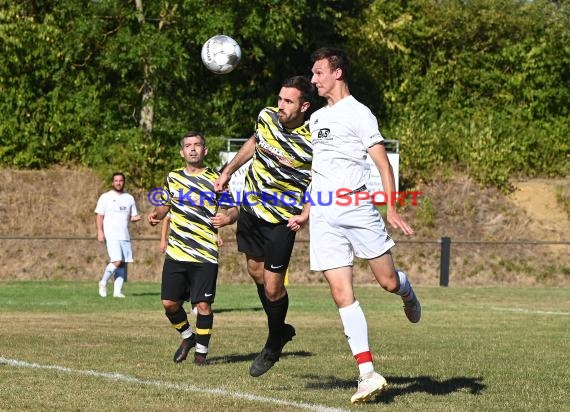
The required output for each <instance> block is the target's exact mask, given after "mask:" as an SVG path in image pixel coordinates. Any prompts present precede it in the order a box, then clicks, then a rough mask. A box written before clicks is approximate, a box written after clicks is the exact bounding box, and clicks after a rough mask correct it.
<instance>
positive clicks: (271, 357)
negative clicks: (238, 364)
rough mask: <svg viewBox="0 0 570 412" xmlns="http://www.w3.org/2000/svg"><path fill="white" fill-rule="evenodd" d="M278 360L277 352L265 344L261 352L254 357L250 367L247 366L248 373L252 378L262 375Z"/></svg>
mask: <svg viewBox="0 0 570 412" xmlns="http://www.w3.org/2000/svg"><path fill="white" fill-rule="evenodd" d="M278 361H279V353H277V352H274V351H272V350H271V349H269V348H268V347H267V346H266V347H264V348H263V349H262V350H261V353H260V354H259V355H257V356H256V357H255V359H254V360H253V363H252V364H251V367H250V368H249V374H250V375H251V376H253V377H254V378H257V377H258V376H261V375H263V374H264V373H265V372H267V371H268V370H269V369H271V368H272V367H273V365H275V363H276V362H278Z"/></svg>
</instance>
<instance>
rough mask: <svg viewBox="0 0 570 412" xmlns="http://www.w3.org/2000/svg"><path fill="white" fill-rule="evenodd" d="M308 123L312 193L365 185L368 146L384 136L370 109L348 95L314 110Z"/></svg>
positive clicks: (314, 194)
mask: <svg viewBox="0 0 570 412" xmlns="http://www.w3.org/2000/svg"><path fill="white" fill-rule="evenodd" d="M309 125H310V126H309V127H310V129H311V141H312V143H313V165H312V186H311V197H312V198H316V197H314V196H317V193H319V192H321V193H322V192H324V193H331V192H332V193H335V191H336V190H338V189H348V190H349V191H352V190H354V189H357V188H359V187H361V186H362V185H365V184H366V182H367V181H368V179H369V176H370V166H369V164H368V162H367V161H366V155H367V149H368V148H369V147H371V146H373V145H375V144H377V143H379V142H382V141H383V140H384V138H383V137H382V135H381V134H380V131H379V130H378V122H377V120H376V117H375V116H374V115H373V114H372V112H371V111H370V109H369V108H368V107H366V106H365V105H363V104H362V103H360V102H359V101H358V100H356V99H355V98H354V97H353V96H352V95H351V96H348V97H345V98H343V99H342V100H339V101H338V102H336V103H335V104H334V105H333V106H325V107H323V108H321V109H319V110H317V111H316V112H315V113H313V114H312V115H311V119H310V122H309Z"/></svg>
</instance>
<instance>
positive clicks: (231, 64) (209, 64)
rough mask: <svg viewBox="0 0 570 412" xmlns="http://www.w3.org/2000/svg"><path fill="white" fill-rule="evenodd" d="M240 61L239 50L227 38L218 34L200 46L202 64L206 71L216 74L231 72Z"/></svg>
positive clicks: (229, 38) (234, 43)
mask: <svg viewBox="0 0 570 412" xmlns="http://www.w3.org/2000/svg"><path fill="white" fill-rule="evenodd" d="M240 60H241V48H240V47H239V44H237V42H236V41H235V40H234V39H232V38H231V37H229V36H226V35H223V34H218V35H216V36H214V37H210V38H209V39H208V40H207V41H206V43H204V45H203V46H202V62H203V63H204V66H206V68H207V69H208V70H210V71H211V72H214V73H216V74H226V73H229V72H231V71H232V70H233V69H235V68H236V67H237V65H238V64H239V62H240Z"/></svg>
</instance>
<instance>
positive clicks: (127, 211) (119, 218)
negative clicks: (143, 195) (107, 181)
mask: <svg viewBox="0 0 570 412" xmlns="http://www.w3.org/2000/svg"><path fill="white" fill-rule="evenodd" d="M95 213H97V214H99V215H103V216H104V218H103V232H104V233H105V239H106V240H131V237H130V235H129V222H130V220H131V217H132V216H136V215H138V212H137V207H136V205H135V199H134V198H133V197H132V196H131V195H130V194H128V193H125V192H123V193H117V192H116V191H114V190H110V191H108V192H106V193H103V194H102V195H101V197H99V200H98V201H97V206H96V207H95Z"/></svg>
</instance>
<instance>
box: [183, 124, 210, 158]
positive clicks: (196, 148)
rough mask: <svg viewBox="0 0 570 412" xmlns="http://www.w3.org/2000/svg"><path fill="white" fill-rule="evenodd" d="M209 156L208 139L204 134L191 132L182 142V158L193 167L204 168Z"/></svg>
mask: <svg viewBox="0 0 570 412" xmlns="http://www.w3.org/2000/svg"><path fill="white" fill-rule="evenodd" d="M207 154H208V148H207V147H206V138H205V137H204V134H203V133H200V132H195V131H190V132H188V133H186V134H185V135H184V136H183V137H182V139H181V140H180V156H182V157H183V158H184V160H185V161H186V164H187V165H189V166H192V167H202V166H203V165H204V157H206V155H207Z"/></svg>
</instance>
